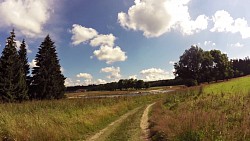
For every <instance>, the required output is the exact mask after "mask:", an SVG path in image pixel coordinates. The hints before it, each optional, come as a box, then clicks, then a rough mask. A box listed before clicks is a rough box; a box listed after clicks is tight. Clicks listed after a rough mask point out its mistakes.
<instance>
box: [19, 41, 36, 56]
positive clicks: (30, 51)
mask: <svg viewBox="0 0 250 141" xmlns="http://www.w3.org/2000/svg"><path fill="white" fill-rule="evenodd" d="M21 44H22V42H21V41H19V40H16V45H17V50H19V49H20V46H21ZM25 44H26V50H27V53H32V50H30V49H29V45H28V44H27V43H25Z"/></svg>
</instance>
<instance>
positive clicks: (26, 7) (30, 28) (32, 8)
mask: <svg viewBox="0 0 250 141" xmlns="http://www.w3.org/2000/svg"><path fill="white" fill-rule="evenodd" d="M51 5H52V2H51V0H2V1H1V2H0V17H1V23H0V26H1V27H8V28H9V27H15V28H16V29H17V30H18V31H20V32H21V33H22V34H24V35H26V36H29V37H35V35H36V34H39V33H42V31H43V26H44V25H45V24H46V23H47V21H48V19H49V17H50V15H51V13H52V10H51V7H50V6H51Z"/></svg>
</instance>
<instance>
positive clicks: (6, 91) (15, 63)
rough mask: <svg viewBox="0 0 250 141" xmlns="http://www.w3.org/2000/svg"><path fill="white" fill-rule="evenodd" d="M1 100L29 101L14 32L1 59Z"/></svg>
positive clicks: (8, 39)
mask: <svg viewBox="0 0 250 141" xmlns="http://www.w3.org/2000/svg"><path fill="white" fill-rule="evenodd" d="M0 99H1V101H4V102H14V101H19V102H21V101H23V100H26V99H28V95H27V85H26V80H25V73H24V70H23V67H22V63H21V61H20V57H19V55H18V53H17V50H16V42H15V33H14V30H13V31H12V32H11V36H10V37H9V38H7V41H6V46H5V48H4V49H3V52H2V56H1V58H0Z"/></svg>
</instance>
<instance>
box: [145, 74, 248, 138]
mask: <svg viewBox="0 0 250 141" xmlns="http://www.w3.org/2000/svg"><path fill="white" fill-rule="evenodd" d="M153 109H154V110H153V111H152V116H151V118H150V120H151V133H152V139H153V140H225V141H226V140H250V120H249V119H250V115H249V113H250V77H243V78H239V79H234V80H231V81H227V82H222V83H217V84H212V85H207V86H204V87H196V88H191V89H188V90H182V91H177V92H175V93H172V94H170V95H168V97H167V98H166V99H164V100H163V101H162V102H161V103H157V104H156V105H155V106H154V108H153Z"/></svg>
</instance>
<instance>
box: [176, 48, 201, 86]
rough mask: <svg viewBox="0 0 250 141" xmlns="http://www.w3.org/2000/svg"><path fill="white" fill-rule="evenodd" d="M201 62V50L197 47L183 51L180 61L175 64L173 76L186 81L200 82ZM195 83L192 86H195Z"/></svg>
mask: <svg viewBox="0 0 250 141" xmlns="http://www.w3.org/2000/svg"><path fill="white" fill-rule="evenodd" d="M202 62H203V50H202V49H201V48H199V47H198V46H191V48H190V49H188V50H185V52H184V53H183V55H182V56H180V61H179V62H178V63H175V65H174V68H175V70H176V72H175V76H178V77H180V78H182V79H184V80H188V81H196V82H199V81H200V76H201V73H202V72H201V69H202ZM196 82H195V83H194V84H196Z"/></svg>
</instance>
